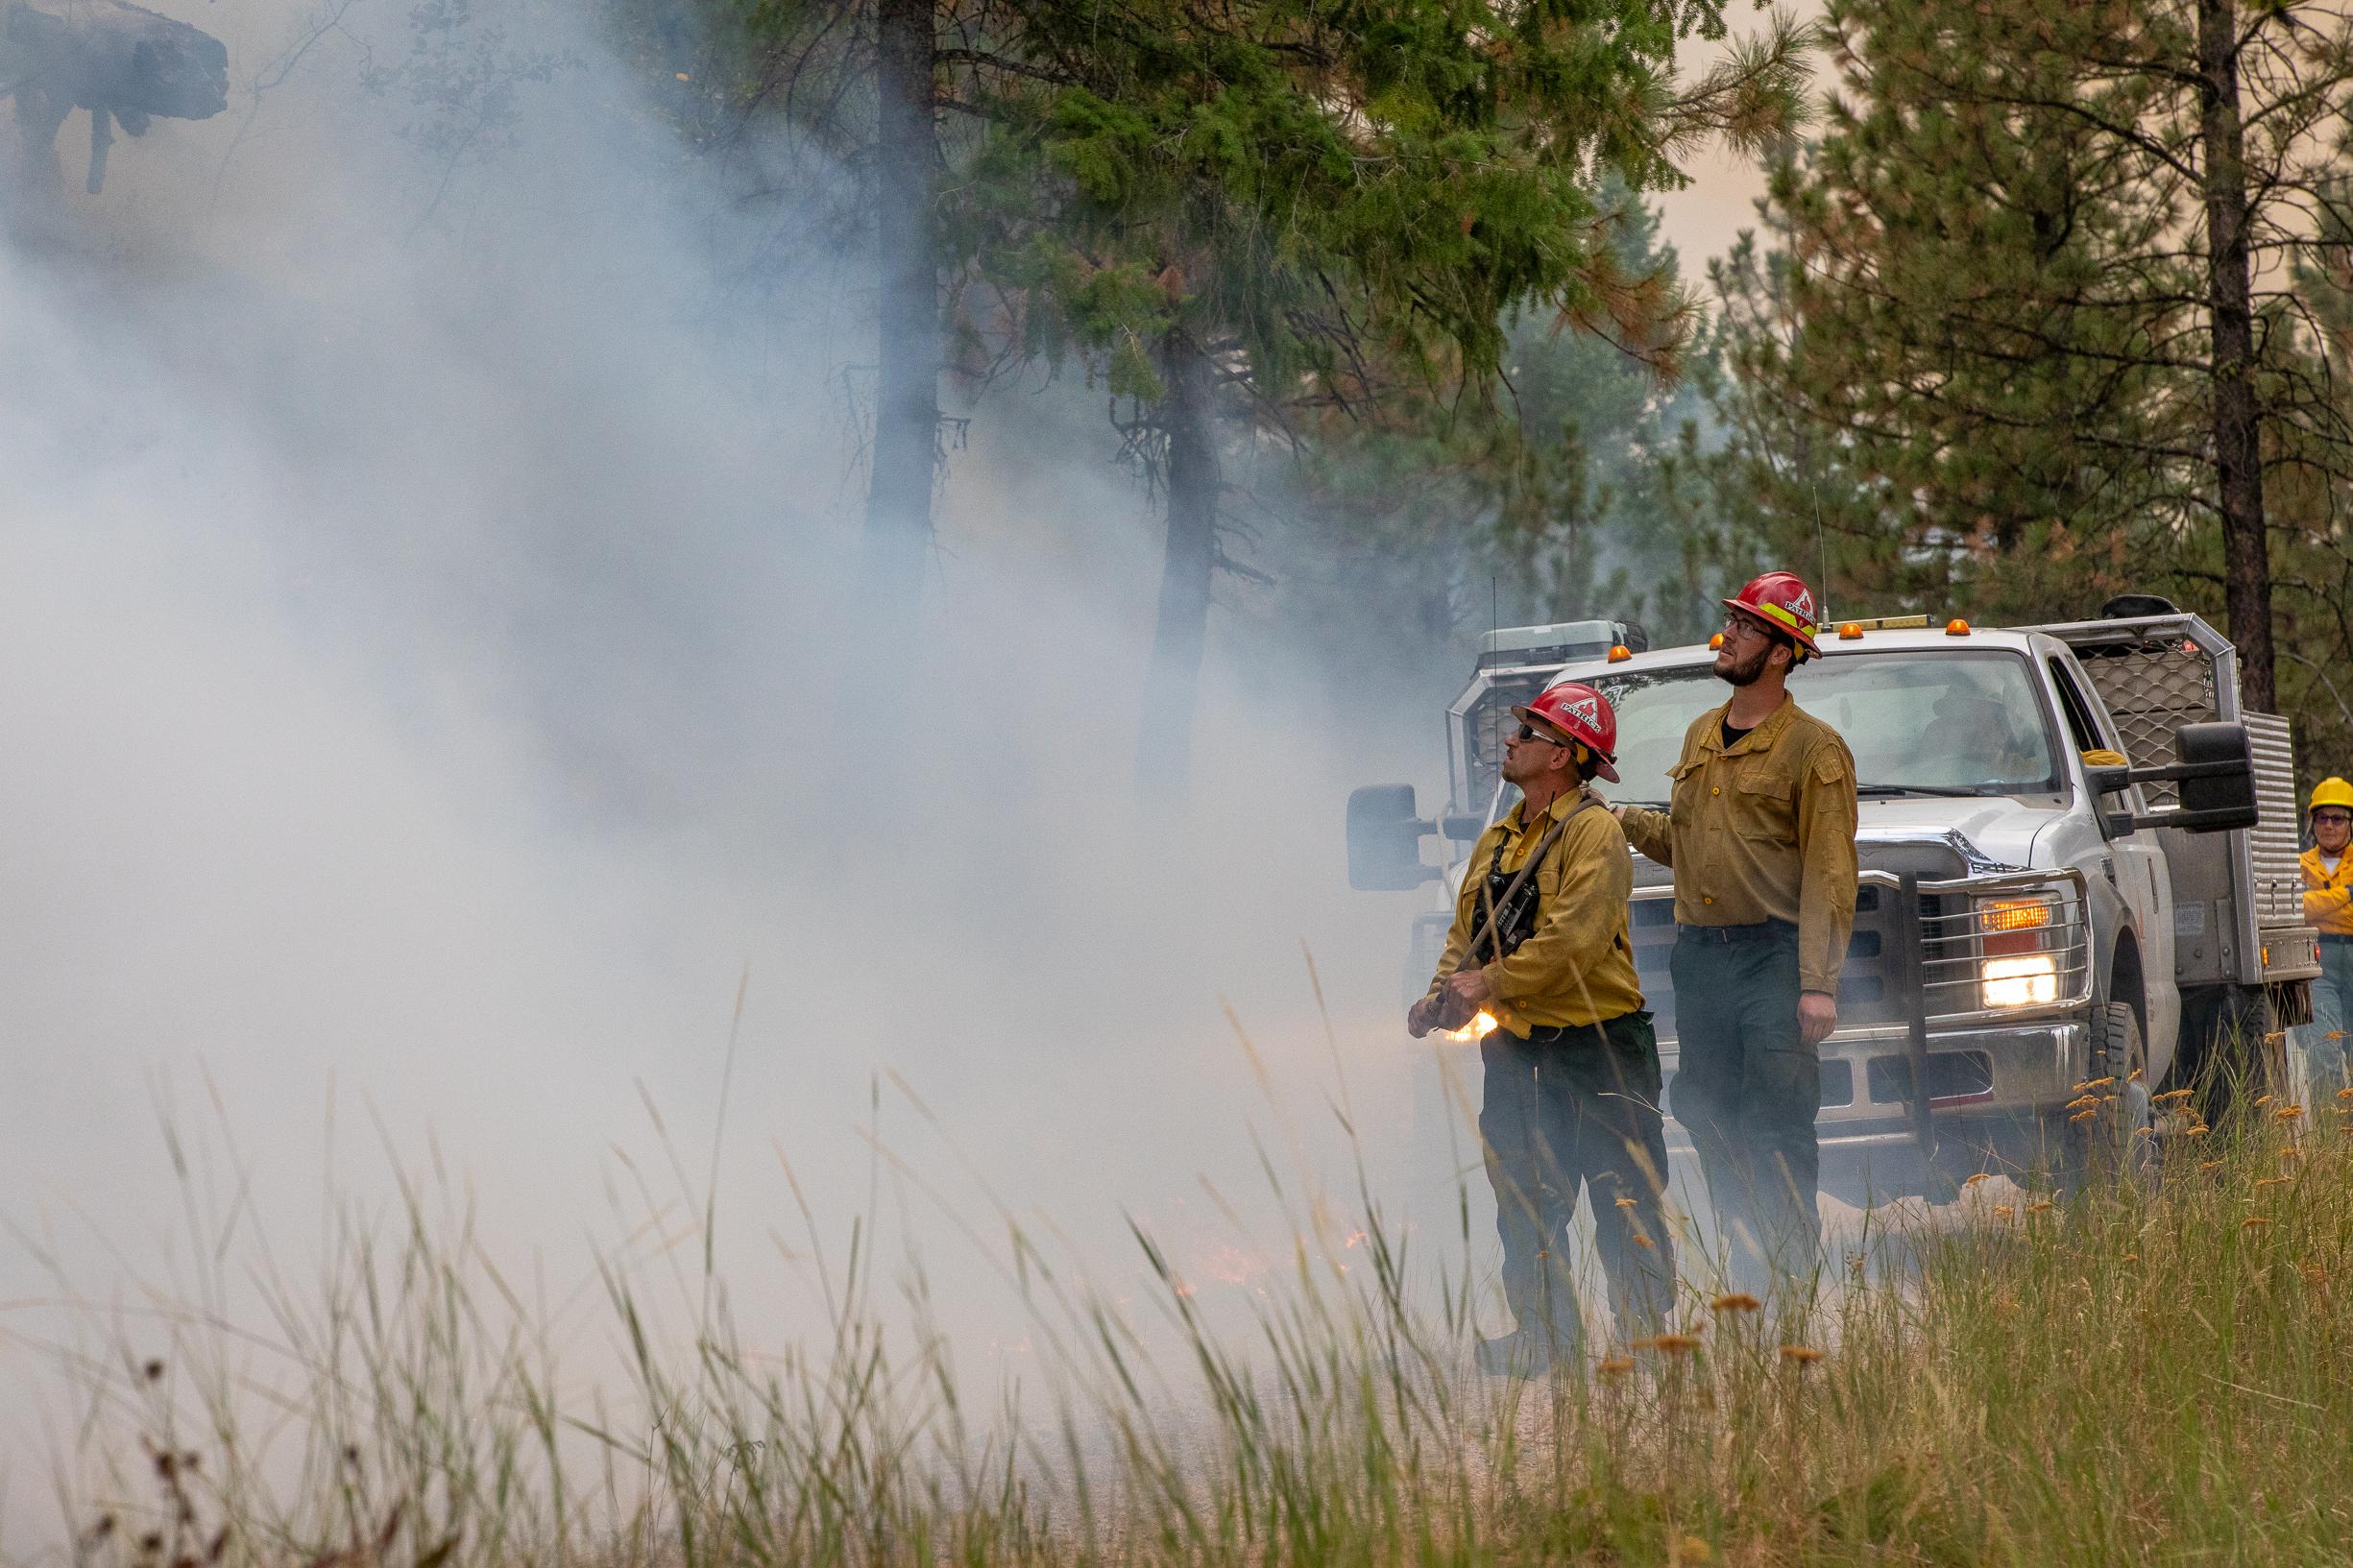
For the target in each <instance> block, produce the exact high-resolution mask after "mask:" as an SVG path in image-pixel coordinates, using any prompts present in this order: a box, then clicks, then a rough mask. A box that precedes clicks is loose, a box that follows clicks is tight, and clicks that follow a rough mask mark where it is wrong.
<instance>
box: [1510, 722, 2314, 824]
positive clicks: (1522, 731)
mask: <svg viewBox="0 0 2353 1568" xmlns="http://www.w3.org/2000/svg"><path fill="white" fill-rule="evenodd" d="M1519 732H1520V734H1522V735H1525V734H1527V733H1528V727H1527V726H1526V725H1524V724H1523V725H1521V726H1520V727H1519ZM2312 819H2313V820H2314V821H2315V822H2325V823H2327V824H2328V825H2329V826H2330V827H2332V828H2341V827H2343V826H2345V825H2346V824H2347V823H2353V812H2348V811H2315V812H2314V813H2313V814H2312Z"/></svg>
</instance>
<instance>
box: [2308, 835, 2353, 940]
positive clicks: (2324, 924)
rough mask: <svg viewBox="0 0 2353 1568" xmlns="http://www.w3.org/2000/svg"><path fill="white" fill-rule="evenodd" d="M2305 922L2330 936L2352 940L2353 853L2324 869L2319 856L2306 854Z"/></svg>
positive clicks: (2309, 852) (2345, 854) (2350, 852)
mask: <svg viewBox="0 0 2353 1568" xmlns="http://www.w3.org/2000/svg"><path fill="white" fill-rule="evenodd" d="M2302 864H2303V867H2304V918H2305V919H2306V920H2309V921H2311V922H2312V923H2313V924H2314V925H2315V926H2317V927H2318V928H2319V929H2321V930H2324V931H2326V932H2328V934H2329V935H2331V936H2353V849H2348V850H2347V851H2346V852H2345V853H2344V854H2343V855H2341V856H2338V859H2337V869H2336V870H2334V871H2327V870H2324V869H2322V867H2321V863H2320V852H2319V851H2318V850H2317V849H2310V850H2306V851H2305V852H2304V857H2303V861H2302Z"/></svg>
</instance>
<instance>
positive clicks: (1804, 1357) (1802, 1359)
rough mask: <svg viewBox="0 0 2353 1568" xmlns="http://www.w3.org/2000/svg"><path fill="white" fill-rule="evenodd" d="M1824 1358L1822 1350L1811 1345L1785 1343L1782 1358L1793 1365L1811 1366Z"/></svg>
mask: <svg viewBox="0 0 2353 1568" xmlns="http://www.w3.org/2000/svg"><path fill="white" fill-rule="evenodd" d="M1821 1359H1822V1352H1820V1351H1819V1350H1816V1349H1815V1348H1814V1347H1813V1346H1811V1345H1783V1346H1782V1360H1783V1361H1785V1362H1787V1363H1790V1364H1791V1365H1792V1366H1811V1365H1812V1364H1813V1363H1816V1362H1818V1361H1820V1360H1821Z"/></svg>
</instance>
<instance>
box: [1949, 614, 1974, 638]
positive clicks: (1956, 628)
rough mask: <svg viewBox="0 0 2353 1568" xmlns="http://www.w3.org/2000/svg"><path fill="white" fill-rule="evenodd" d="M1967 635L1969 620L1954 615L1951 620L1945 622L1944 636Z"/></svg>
mask: <svg viewBox="0 0 2353 1568" xmlns="http://www.w3.org/2000/svg"><path fill="white" fill-rule="evenodd" d="M1968 635H1969V622H1967V621H1965V620H1963V619H1961V617H1960V616H1958V615H1955V616H1953V618H1952V619H1951V620H1949V621H1947V622H1945V636H1947V637H1967V636H1968Z"/></svg>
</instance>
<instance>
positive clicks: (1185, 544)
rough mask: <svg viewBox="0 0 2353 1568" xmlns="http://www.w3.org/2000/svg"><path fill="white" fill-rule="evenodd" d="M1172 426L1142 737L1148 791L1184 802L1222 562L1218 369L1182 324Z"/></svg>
mask: <svg viewBox="0 0 2353 1568" xmlns="http://www.w3.org/2000/svg"><path fill="white" fill-rule="evenodd" d="M1160 374H1161V375H1162V377H1163V379H1164V380H1165V382H1166V388H1167V390H1166V395H1165V397H1164V398H1163V400H1162V402H1161V405H1160V419H1161V421H1162V422H1163V423H1164V425H1165V427H1166V429H1167V432H1168V459H1167V461H1168V469H1167V471H1166V473H1165V474H1164V475H1163V476H1162V477H1163V479H1164V481H1165V490H1166V493H1167V496H1168V502H1167V506H1168V543H1167V545H1166V547H1165V548H1164V549H1163V551H1162V555H1161V559H1162V562H1163V566H1162V568H1161V577H1160V620H1159V624H1158V626H1157V628H1156V629H1155V631H1154V632H1153V634H1152V664H1151V666H1150V667H1149V668H1148V669H1147V670H1146V671H1145V675H1144V718H1143V725H1142V733H1141V736H1140V737H1139V739H1138V741H1137V744H1136V782H1137V784H1138V786H1139V788H1140V789H1141V791H1142V792H1143V793H1144V794H1146V795H1148V796H1152V797H1157V798H1162V799H1175V798H1176V797H1179V796H1181V795H1182V794H1183V793H1184V790H1185V782H1186V775H1187V773H1188V771H1189V770H1190V768H1191V765H1192V757H1193V708H1194V703H1195V700H1196V696H1197V693H1198V688H1199V687H1200V684H1201V648H1202V644H1203V643H1204V641H1205V640H1206V639H1207V636H1208V630H1209V579H1210V576H1211V574H1212V573H1213V572H1214V570H1215V569H1216V567H1217V527H1218V495H1219V492H1220V490H1221V488H1222V481H1221V479H1220V476H1219V473H1218V449H1217V410H1216V380H1217V373H1216V367H1215V366H1213V365H1211V364H1210V362H1209V360H1208V358H1207V356H1206V355H1204V354H1203V353H1202V352H1201V348H1200V346H1199V345H1198V344H1196V343H1194V342H1193V340H1192V339H1191V338H1189V337H1187V336H1186V335H1185V334H1184V333H1183V332H1182V331H1174V332H1171V333H1170V334H1169V335H1168V337H1167V339H1166V340H1165V341H1164V342H1163V343H1162V345H1161V353H1160Z"/></svg>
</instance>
